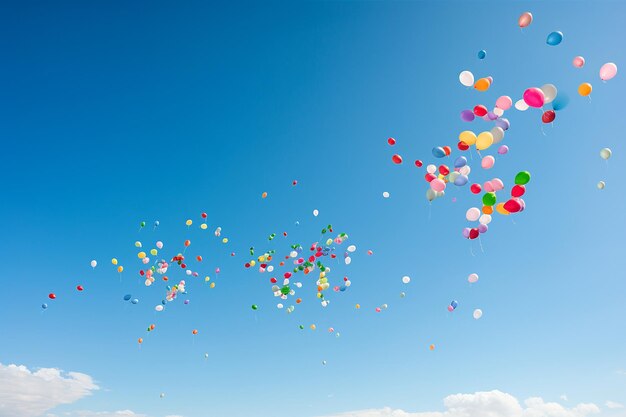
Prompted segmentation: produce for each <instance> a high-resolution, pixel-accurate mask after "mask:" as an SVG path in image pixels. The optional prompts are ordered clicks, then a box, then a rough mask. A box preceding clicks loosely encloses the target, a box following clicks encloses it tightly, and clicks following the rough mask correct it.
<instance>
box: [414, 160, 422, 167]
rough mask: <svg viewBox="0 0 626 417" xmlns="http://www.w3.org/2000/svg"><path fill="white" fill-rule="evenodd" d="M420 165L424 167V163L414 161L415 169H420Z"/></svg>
mask: <svg viewBox="0 0 626 417" xmlns="http://www.w3.org/2000/svg"><path fill="white" fill-rule="evenodd" d="M422 165H424V163H423V162H422V161H420V160H419V159H416V160H415V166H416V167H418V168H421V167H422Z"/></svg>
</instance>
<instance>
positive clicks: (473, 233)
mask: <svg viewBox="0 0 626 417" xmlns="http://www.w3.org/2000/svg"><path fill="white" fill-rule="evenodd" d="M478 234H479V232H478V228H476V227H474V228H472V229H470V234H469V238H470V239H476V238H477V237H478Z"/></svg>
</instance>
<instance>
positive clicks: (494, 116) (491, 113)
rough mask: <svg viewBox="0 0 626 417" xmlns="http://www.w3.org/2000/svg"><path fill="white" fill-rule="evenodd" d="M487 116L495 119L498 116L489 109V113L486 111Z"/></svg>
mask: <svg viewBox="0 0 626 417" xmlns="http://www.w3.org/2000/svg"><path fill="white" fill-rule="evenodd" d="M487 118H489V120H496V119H497V118H498V115H497V114H495V113H494V112H492V111H490V112H489V113H487Z"/></svg>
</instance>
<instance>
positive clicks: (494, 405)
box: [326, 390, 600, 417]
mask: <svg viewBox="0 0 626 417" xmlns="http://www.w3.org/2000/svg"><path fill="white" fill-rule="evenodd" d="M443 404H444V406H445V408H446V411H427V412H415V413H411V412H408V411H404V410H398V409H392V408H389V407H386V408H381V409H369V410H360V411H350V412H347V413H340V414H335V415H333V416H326V417H586V416H589V415H592V414H597V413H599V412H600V409H599V408H598V406H596V405H595V404H578V405H577V406H575V407H573V408H566V407H563V406H562V405H561V404H558V403H550V402H545V401H543V399H541V398H539V397H533V398H529V399H527V400H526V401H524V405H523V406H522V405H521V404H520V402H519V401H518V400H517V399H516V398H515V397H514V396H512V395H510V394H507V393H504V392H502V391H498V390H494V391H488V392H476V393H474V394H454V395H449V396H447V397H446V398H444V400H443Z"/></svg>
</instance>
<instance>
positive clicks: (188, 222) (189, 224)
mask: <svg viewBox="0 0 626 417" xmlns="http://www.w3.org/2000/svg"><path fill="white" fill-rule="evenodd" d="M185 224H186V225H187V226H191V225H192V224H193V222H192V221H191V220H187V221H186V222H185Z"/></svg>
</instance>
